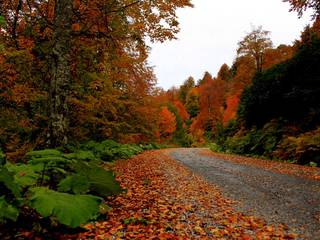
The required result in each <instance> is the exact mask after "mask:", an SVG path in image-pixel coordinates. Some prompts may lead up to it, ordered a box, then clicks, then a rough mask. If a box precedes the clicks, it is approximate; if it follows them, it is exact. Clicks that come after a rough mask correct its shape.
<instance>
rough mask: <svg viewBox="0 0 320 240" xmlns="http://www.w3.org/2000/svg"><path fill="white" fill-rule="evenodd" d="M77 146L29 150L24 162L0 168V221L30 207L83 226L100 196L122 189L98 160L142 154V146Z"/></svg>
mask: <svg viewBox="0 0 320 240" xmlns="http://www.w3.org/2000/svg"><path fill="white" fill-rule="evenodd" d="M80 147H81V148H80V149H79V148H78V149H74V150H76V151H74V152H72V153H69V154H64V153H62V152H61V151H58V150H56V149H45V150H40V151H31V152H29V153H27V154H26V158H27V160H28V161H27V163H26V164H13V163H11V162H7V163H5V165H0V211H1V212H0V221H1V222H5V221H6V220H13V221H16V220H17V217H18V215H19V212H20V214H22V215H24V214H27V212H26V211H25V209H30V208H31V209H35V210H36V211H37V212H38V213H39V214H40V215H41V217H44V218H46V217H50V219H54V220H57V221H58V222H59V223H61V224H64V225H67V226H70V227H77V226H79V225H80V224H83V223H86V222H87V221H88V220H90V219H93V218H94V217H96V215H97V214H98V212H99V208H100V207H99V206H100V203H101V198H100V197H106V196H110V195H116V194H119V193H121V192H122V191H123V190H122V189H121V187H120V185H119V183H118V182H117V181H116V180H115V177H114V174H113V172H111V171H107V170H105V169H104V168H103V167H102V166H100V165H99V163H100V161H101V159H100V157H101V156H103V157H106V156H108V158H107V159H108V160H109V161H110V160H113V159H120V158H128V157H131V156H133V155H134V154H138V153H140V152H142V151H143V148H142V146H137V145H128V144H119V143H116V142H114V141H111V140H107V141H104V142H102V143H96V142H89V143H88V144H85V145H83V146H80ZM156 147H159V146H157V145H154V144H150V145H148V146H146V148H149V149H151V148H152V149H154V148H156ZM1 156H2V155H1ZM82 194H91V195H82Z"/></svg>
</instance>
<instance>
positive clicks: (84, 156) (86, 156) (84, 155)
mask: <svg viewBox="0 0 320 240" xmlns="http://www.w3.org/2000/svg"><path fill="white" fill-rule="evenodd" d="M65 157H66V158H68V159H76V160H81V161H94V160H97V158H96V156H95V155H94V153H93V152H92V151H83V150H78V151H75V152H73V153H69V154H65Z"/></svg>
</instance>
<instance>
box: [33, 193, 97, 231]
mask: <svg viewBox="0 0 320 240" xmlns="http://www.w3.org/2000/svg"><path fill="white" fill-rule="evenodd" d="M31 193H32V196H31V198H30V206H31V207H32V208H34V209H35V210H36V211H37V212H38V213H39V214H40V215H41V216H43V217H54V218H56V219H57V220H58V221H59V222H60V223H62V224H64V225H67V226H70V227H78V226H80V225H81V224H84V223H87V222H88V221H89V220H91V219H93V218H94V217H95V216H96V215H97V214H98V212H99V206H100V203H101V201H102V200H101V198H99V197H96V196H92V195H73V194H68V193H60V192H56V191H53V190H50V189H48V188H44V187H38V188H33V189H31Z"/></svg>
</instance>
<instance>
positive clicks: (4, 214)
mask: <svg viewBox="0 0 320 240" xmlns="http://www.w3.org/2000/svg"><path fill="white" fill-rule="evenodd" d="M18 216H19V210H18V209H17V208H15V207H14V206H12V205H10V204H9V203H8V202H7V201H6V200H5V199H4V196H2V197H0V222H3V221H4V220H6V219H10V220H12V221H16V220H17V218H18Z"/></svg>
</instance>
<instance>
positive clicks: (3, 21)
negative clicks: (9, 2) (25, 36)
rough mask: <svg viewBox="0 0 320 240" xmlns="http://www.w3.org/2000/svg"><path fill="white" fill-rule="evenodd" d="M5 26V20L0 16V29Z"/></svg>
mask: <svg viewBox="0 0 320 240" xmlns="http://www.w3.org/2000/svg"><path fill="white" fill-rule="evenodd" d="M5 25H6V20H5V19H4V17H3V16H0V27H3V26H5Z"/></svg>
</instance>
